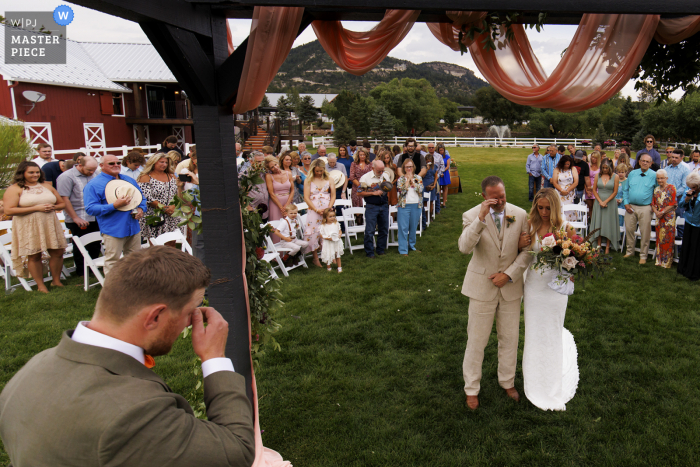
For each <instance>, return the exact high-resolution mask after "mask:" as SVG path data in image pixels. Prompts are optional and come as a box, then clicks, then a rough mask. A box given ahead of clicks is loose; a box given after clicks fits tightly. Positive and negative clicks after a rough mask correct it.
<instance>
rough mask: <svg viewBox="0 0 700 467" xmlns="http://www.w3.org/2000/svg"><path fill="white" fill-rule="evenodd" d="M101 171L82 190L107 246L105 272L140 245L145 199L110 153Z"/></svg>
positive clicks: (90, 213)
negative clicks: (123, 173) (141, 220)
mask: <svg viewBox="0 0 700 467" xmlns="http://www.w3.org/2000/svg"><path fill="white" fill-rule="evenodd" d="M100 167H101V168H102V173H100V174H99V175H98V176H97V177H95V178H94V179H93V180H92V181H90V183H88V184H87V185H86V186H85V189H84V190H83V200H84V202H85V211H86V212H87V213H88V214H89V215H91V216H95V217H96V218H97V223H98V224H99V226H100V232H102V241H103V243H104V247H105V265H104V274H105V276H106V275H107V274H108V273H109V270H110V269H111V268H112V266H114V263H116V262H117V261H119V258H121V256H122V253H123V254H124V256H126V255H128V254H129V253H133V252H134V251H138V250H139V249H140V248H141V227H140V225H139V219H141V218H142V217H143V213H144V212H145V211H146V200H145V198H144V197H143V193H141V190H140V189H139V186H138V184H137V183H136V181H135V180H134V179H133V178H131V177H128V176H126V175H120V172H121V164H120V162H119V159H117V157H116V156H113V155H111V154H107V155H106V156H104V157H103V158H102V162H101V163H100Z"/></svg>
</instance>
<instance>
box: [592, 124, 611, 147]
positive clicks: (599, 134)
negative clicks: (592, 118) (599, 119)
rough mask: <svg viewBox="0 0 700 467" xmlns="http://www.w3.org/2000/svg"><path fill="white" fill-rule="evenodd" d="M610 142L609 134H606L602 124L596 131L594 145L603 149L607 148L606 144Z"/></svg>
mask: <svg viewBox="0 0 700 467" xmlns="http://www.w3.org/2000/svg"><path fill="white" fill-rule="evenodd" d="M607 140H608V134H607V133H606V132H605V127H604V126H603V124H602V123H601V124H600V125H598V128H597V129H596V131H595V135H594V136H593V144H594V145H596V144H600V146H601V147H602V148H604V147H605V142H606V141H607Z"/></svg>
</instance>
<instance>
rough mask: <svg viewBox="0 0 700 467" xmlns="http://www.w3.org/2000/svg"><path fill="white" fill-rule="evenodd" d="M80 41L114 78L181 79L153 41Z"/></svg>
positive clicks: (165, 80) (112, 78)
mask: <svg viewBox="0 0 700 467" xmlns="http://www.w3.org/2000/svg"><path fill="white" fill-rule="evenodd" d="M80 45H81V46H82V47H83V49H84V50H85V51H86V52H87V53H88V54H89V55H90V57H91V58H92V60H93V61H94V62H95V63H96V64H97V66H98V67H99V68H100V70H102V72H103V73H104V74H105V76H107V77H108V78H109V79H111V80H112V81H119V82H121V81H129V82H133V81H138V82H145V83H148V82H158V83H177V80H176V79H175V76H173V74H172V73H171V72H170V70H169V69H168V67H167V65H166V64H165V62H164V61H163V59H162V58H161V57H160V55H159V54H158V52H157V51H156V49H155V47H153V46H152V45H151V44H120V43H108V42H81V43H80Z"/></svg>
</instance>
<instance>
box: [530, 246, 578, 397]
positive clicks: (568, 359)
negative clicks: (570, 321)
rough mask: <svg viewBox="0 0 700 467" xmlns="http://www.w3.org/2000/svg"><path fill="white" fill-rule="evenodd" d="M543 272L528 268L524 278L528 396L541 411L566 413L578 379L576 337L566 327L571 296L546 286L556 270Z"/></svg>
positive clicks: (534, 248)
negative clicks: (564, 411)
mask: <svg viewBox="0 0 700 467" xmlns="http://www.w3.org/2000/svg"><path fill="white" fill-rule="evenodd" d="M535 237H536V240H535V245H534V247H533V250H534V251H538V252H539V251H540V240H539V236H538V235H536V236H535ZM541 272H542V271H541V270H532V269H528V271H527V277H526V278H525V291H524V304H525V348H524V350H523V380H524V381H525V395H526V396H527V398H528V400H529V401H530V402H532V403H533V404H534V405H535V406H537V407H539V408H540V409H542V410H566V403H567V402H568V401H570V400H571V399H572V398H573V397H574V395H575V394H576V388H577V387H578V378H579V374H578V363H577V361H576V360H577V352H576V343H575V342H574V336H572V335H571V333H570V332H569V331H568V330H567V329H566V328H564V317H565V316H566V305H567V302H568V300H569V297H568V296H566V295H562V294H560V293H558V292H555V291H554V290H552V289H550V288H549V286H548V285H547V284H548V283H549V282H550V281H551V280H552V279H553V278H554V277H555V276H556V271H554V270H552V269H546V270H545V271H544V273H543V274H540V273H541Z"/></svg>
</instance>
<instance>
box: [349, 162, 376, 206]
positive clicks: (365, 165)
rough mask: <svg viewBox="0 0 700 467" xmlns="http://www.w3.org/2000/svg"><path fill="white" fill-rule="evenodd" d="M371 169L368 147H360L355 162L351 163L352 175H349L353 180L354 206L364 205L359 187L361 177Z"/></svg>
mask: <svg viewBox="0 0 700 467" xmlns="http://www.w3.org/2000/svg"><path fill="white" fill-rule="evenodd" d="M370 170H372V165H371V164H370V163H369V158H368V157H367V152H366V149H363V148H359V149H358V150H357V152H356V153H355V162H353V163H352V164H350V175H349V177H348V178H350V181H351V182H352V205H353V207H356V208H361V207H362V198H360V196H359V195H358V194H357V189H358V188H359V187H360V178H362V176H363V175H364V174H366V173H367V172H369V171H370Z"/></svg>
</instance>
